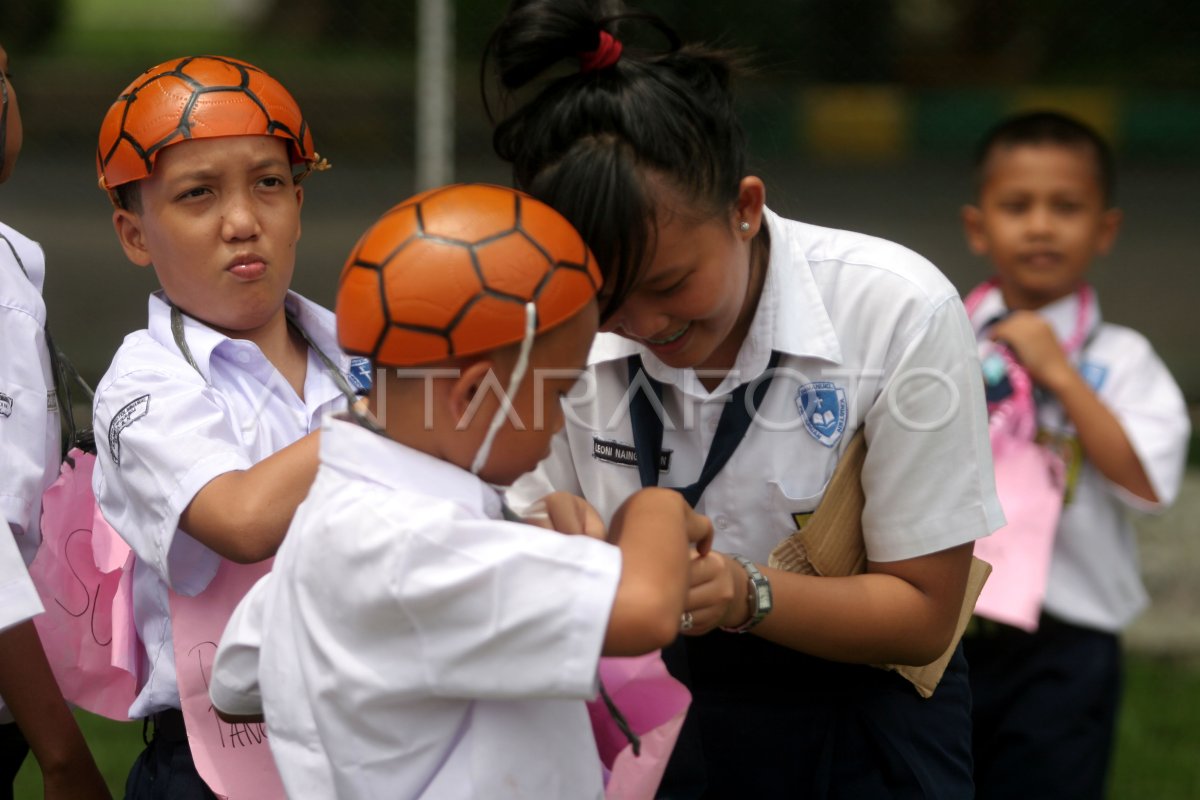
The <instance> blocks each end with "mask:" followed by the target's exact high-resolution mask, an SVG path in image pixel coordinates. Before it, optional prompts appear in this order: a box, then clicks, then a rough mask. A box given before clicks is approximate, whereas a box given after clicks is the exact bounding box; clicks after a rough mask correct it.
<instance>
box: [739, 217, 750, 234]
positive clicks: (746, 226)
mask: <svg viewBox="0 0 1200 800" xmlns="http://www.w3.org/2000/svg"><path fill="white" fill-rule="evenodd" d="M738 230H739V231H741V232H742V233H748V232H749V231H750V223H749V222H746V220H742V221H741V222H739V223H738Z"/></svg>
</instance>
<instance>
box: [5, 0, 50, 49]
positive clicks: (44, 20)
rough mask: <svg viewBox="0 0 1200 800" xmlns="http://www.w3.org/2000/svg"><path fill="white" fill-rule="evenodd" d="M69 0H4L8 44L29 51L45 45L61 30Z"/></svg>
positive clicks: (7, 45) (13, 47) (8, 46)
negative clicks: (67, 0)
mask: <svg viewBox="0 0 1200 800" xmlns="http://www.w3.org/2000/svg"><path fill="white" fill-rule="evenodd" d="M65 4H66V0H4V10H3V11H2V12H0V17H2V22H3V28H2V29H0V33H2V34H3V36H4V46H5V48H6V49H8V50H13V51H17V52H22V53H29V52H33V51H35V50H37V49H38V48H40V47H42V46H43V45H45V44H46V43H47V42H48V41H49V40H50V38H51V37H52V36H53V35H54V34H55V33H57V32H58V29H59V27H60V26H61V25H62V20H63V7H64V6H65Z"/></svg>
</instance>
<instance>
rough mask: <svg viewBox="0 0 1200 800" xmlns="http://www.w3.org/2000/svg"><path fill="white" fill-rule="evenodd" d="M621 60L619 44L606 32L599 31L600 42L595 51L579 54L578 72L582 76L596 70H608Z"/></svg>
mask: <svg viewBox="0 0 1200 800" xmlns="http://www.w3.org/2000/svg"><path fill="white" fill-rule="evenodd" d="M620 58H621V43H620V42H619V41H617V40H616V39H614V38H613V36H612V34H610V33H609V32H608V31H605V30H602V31H600V41H599V43H598V44H597V45H596V49H595V50H592V51H590V52H587V53H580V54H579V71H580V72H581V73H583V74H587V73H589V72H593V71H595V70H598V69H608V68H609V67H611V66H612V65H613V64H616V63H617V61H619V60H620Z"/></svg>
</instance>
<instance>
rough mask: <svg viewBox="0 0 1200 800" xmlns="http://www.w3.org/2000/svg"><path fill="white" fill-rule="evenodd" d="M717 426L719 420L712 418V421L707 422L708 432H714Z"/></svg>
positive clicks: (718, 418) (719, 422)
mask: <svg viewBox="0 0 1200 800" xmlns="http://www.w3.org/2000/svg"><path fill="white" fill-rule="evenodd" d="M719 424H721V418H720V417H713V418H712V419H710V420H709V421H708V429H709V430H710V431H715V430H716V429H717V425H719Z"/></svg>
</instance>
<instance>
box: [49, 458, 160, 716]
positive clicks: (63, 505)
mask: <svg viewBox="0 0 1200 800" xmlns="http://www.w3.org/2000/svg"><path fill="white" fill-rule="evenodd" d="M68 458H69V460H68V461H65V462H63V465H62V468H61V470H60V472H59V476H58V479H57V480H56V481H55V482H54V483H53V484H51V485H50V488H48V489H47V490H46V492H45V494H44V495H43V496H42V507H43V509H42V545H41V547H39V548H38V552H37V556H36V557H35V558H34V560H33V563H32V564H31V565H30V567H29V574H30V576H31V577H32V578H33V581H34V583H35V584H36V585H37V588H38V593H39V594H40V595H41V598H42V605H43V606H45V609H46V613H44V614H39V615H38V616H37V617H34V625H36V626H37V631H38V636H39V637H40V638H41V640H42V648H43V649H44V650H45V651H46V657H47V659H48V660H49V662H50V666H51V668H52V669H53V670H54V677H55V678H56V679H57V681H58V685H59V689H60V690H61V691H62V693H63V697H65V698H66V699H67V700H68V701H70V702H71V703H74V704H75V705H77V706H79V707H80V708H83V709H86V710H88V711H91V712H92V713H94V714H99V715H101V716H104V717H108V718H109V719H115V720H127V719H129V706H130V705H131V704H132V703H133V700H134V698H135V697H136V696H137V677H136V673H137V666H136V665H137V663H138V661H137V652H138V646H139V645H138V639H137V632H136V630H135V628H134V624H133V594H132V580H133V554H132V553H131V552H130V550H129V546H128V545H127V544H126V543H125V541H124V540H123V539H121V537H120V536H118V535H117V533H116V531H114V530H113V529H112V528H111V527H110V526H109V525H108V523H106V522H105V521H104V518H103V517H102V516H101V515H100V509H99V508H98V507H97V505H96V499H95V496H94V495H93V494H92V469H93V467H94V465H95V462H96V457H95V456H94V455H92V454H90V453H84V452H83V451H81V450H78V449H75V450H72V451H71V452H70V453H69V454H68ZM72 461H73V462H74V467H72V466H71V462H72Z"/></svg>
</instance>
